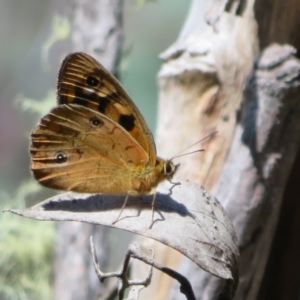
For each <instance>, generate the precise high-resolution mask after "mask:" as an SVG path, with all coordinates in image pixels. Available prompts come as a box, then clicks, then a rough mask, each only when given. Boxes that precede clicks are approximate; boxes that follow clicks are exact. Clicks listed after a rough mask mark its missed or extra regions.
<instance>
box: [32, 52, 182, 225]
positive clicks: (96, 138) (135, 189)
mask: <svg viewBox="0 0 300 300" xmlns="http://www.w3.org/2000/svg"><path fill="white" fill-rule="evenodd" d="M57 102H58V106H57V107H55V108H54V109H52V110H51V111H50V113H49V114H47V115H46V116H44V117H43V118H42V119H41V120H40V122H39V124H38V126H37V127H36V128H35V129H34V130H33V131H32V133H31V139H32V141H31V145H30V154H31V170H32V172H33V175H34V177H35V178H36V179H37V180H38V181H39V182H40V183H41V184H42V185H44V186H46V187H49V188H53V189H59V190H68V191H76V192H81V193H105V194H127V197H126V200H125V202H124V205H123V208H124V207H125V205H126V201H127V199H128V196H129V195H139V194H148V193H151V191H152V190H153V189H154V188H155V187H156V186H157V185H158V183H160V182H161V181H163V180H165V179H167V180H171V178H172V177H173V175H174V173H175V172H176V170H177V167H178V165H174V164H173V162H172V161H171V160H165V159H162V158H159V157H157V156H156V148H155V143H154V139H153V136H152V133H151V131H150V129H149V128H148V126H147V124H146V122H145V120H144V118H143V116H142V114H141V113H140V111H139V110H138V108H137V107H136V105H135V104H134V102H133V101H132V100H131V98H130V97H129V95H128V94H127V93H126V91H125V90H124V89H123V87H122V86H121V84H120V83H119V82H118V81H117V79H116V78H115V77H114V76H113V75H112V74H111V73H110V72H108V71H107V70H106V69H105V68H104V67H103V66H102V65H101V64H100V63H99V62H97V61H96V60H95V59H94V58H92V57H91V56H89V55H88V54H85V53H72V54H70V55H68V56H67V57H66V58H65V59H64V61H63V62H62V65H61V68H60V71H59V75H58V83H57ZM153 202H154V200H153ZM152 205H154V203H152ZM123 208H122V210H123ZM121 212H122V211H121ZM121 212H120V214H121ZM119 217H120V215H119ZM119 217H118V218H119ZM117 220H118V219H117Z"/></svg>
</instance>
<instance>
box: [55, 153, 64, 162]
mask: <svg viewBox="0 0 300 300" xmlns="http://www.w3.org/2000/svg"><path fill="white" fill-rule="evenodd" d="M55 160H56V162H57V163H64V162H66V161H67V155H66V154H65V153H64V152H58V153H56V155H55Z"/></svg>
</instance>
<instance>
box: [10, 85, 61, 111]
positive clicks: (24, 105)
mask: <svg viewBox="0 0 300 300" xmlns="http://www.w3.org/2000/svg"><path fill="white" fill-rule="evenodd" d="M55 98H56V94H55V91H54V90H52V89H51V90H49V91H48V93H47V95H46V97H45V98H43V99H40V100H35V99H31V98H26V97H25V96H23V95H18V96H17V98H16V100H15V103H16V104H17V106H18V107H19V108H20V109H21V110H22V111H30V112H33V113H35V114H37V115H38V116H39V117H41V116H44V115H46V114H47V113H48V112H49V111H50V109H51V108H52V107H54V105H55V103H53V102H54V101H53V99H55Z"/></svg>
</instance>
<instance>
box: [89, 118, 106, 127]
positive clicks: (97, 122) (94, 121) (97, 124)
mask: <svg viewBox="0 0 300 300" xmlns="http://www.w3.org/2000/svg"><path fill="white" fill-rule="evenodd" d="M90 124H91V125H92V126H94V127H101V126H102V125H103V121H102V120H100V119H98V118H96V117H93V118H91V119H90Z"/></svg>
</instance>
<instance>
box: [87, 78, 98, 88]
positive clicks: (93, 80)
mask: <svg viewBox="0 0 300 300" xmlns="http://www.w3.org/2000/svg"><path fill="white" fill-rule="evenodd" d="M86 83H87V84H88V85H90V86H97V85H98V84H99V80H98V79H97V78H95V77H93V76H88V77H87V79H86Z"/></svg>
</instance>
